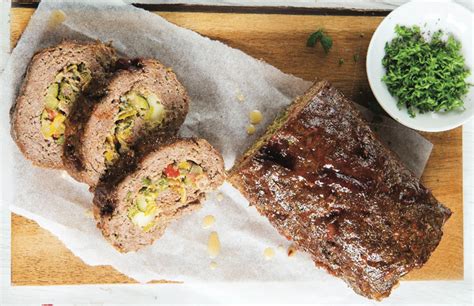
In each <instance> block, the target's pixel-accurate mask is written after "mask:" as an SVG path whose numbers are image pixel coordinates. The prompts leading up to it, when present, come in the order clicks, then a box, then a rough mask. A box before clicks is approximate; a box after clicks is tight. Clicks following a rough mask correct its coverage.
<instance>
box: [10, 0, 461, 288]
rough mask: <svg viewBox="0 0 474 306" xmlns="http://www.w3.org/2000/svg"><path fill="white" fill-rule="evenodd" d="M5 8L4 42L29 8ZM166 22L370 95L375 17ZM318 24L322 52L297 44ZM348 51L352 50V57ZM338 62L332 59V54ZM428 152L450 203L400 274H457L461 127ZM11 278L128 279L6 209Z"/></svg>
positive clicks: (439, 190)
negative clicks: (429, 244)
mask: <svg viewBox="0 0 474 306" xmlns="http://www.w3.org/2000/svg"><path fill="white" fill-rule="evenodd" d="M33 12H34V9H32V8H12V9H11V43H12V46H14V45H15V44H16V42H17V41H18V39H19V37H20V36H21V33H22V32H23V30H24V28H25V27H26V25H27V23H28V20H29V18H30V17H31V15H32V14H33ZM158 14H159V15H161V16H163V17H164V18H166V19H167V20H169V21H170V22H172V23H175V24H177V25H179V26H182V27H185V28H189V29H192V30H194V31H196V32H198V33H200V34H202V35H204V36H207V37H210V38H212V39H216V40H220V41H222V42H224V43H226V44H228V45H230V46H231V47H234V48H238V49H241V50H242V51H244V52H246V53H247V54H249V55H251V56H253V57H255V58H259V59H263V60H265V61H266V62H268V63H270V64H272V65H274V66H276V67H277V68H279V69H281V70H282V71H284V72H286V73H291V74H294V75H296V76H298V77H301V78H304V79H306V80H313V79H315V78H321V79H327V80H329V81H331V82H332V83H333V84H334V85H335V86H336V87H338V88H339V89H341V90H342V91H343V92H344V93H345V94H346V95H347V96H348V97H350V98H352V99H353V100H355V101H356V102H359V103H361V104H366V103H367V101H369V100H374V97H373V96H372V94H371V91H370V88H369V85H368V81H367V76H366V74H365V54H366V51H367V47H368V43H369V41H370V37H371V35H372V33H373V31H374V30H375V28H376V27H377V25H378V24H379V23H380V22H381V20H382V19H383V17H377V16H325V15H317V14H316V15H295V14H274V13H273V14H250V13H245V14H243V13H213V12H206V13H200V12H159V13H158ZM318 28H324V29H325V30H326V31H327V33H329V34H330V35H331V36H332V38H333V40H334V46H333V48H332V50H331V51H330V53H329V54H328V55H325V54H324V52H323V51H322V50H321V48H307V47H306V46H305V43H306V38H307V37H308V35H309V34H310V33H311V32H313V31H315V30H317V29H318ZM354 56H356V57H358V58H359V59H358V60H357V61H355V60H354ZM341 58H342V59H344V64H342V65H339V59H341ZM423 135H424V136H425V137H426V138H428V139H429V140H430V141H431V142H432V143H433V144H434V148H433V152H432V155H431V157H430V160H429V162H428V165H427V167H426V170H425V173H424V174H423V177H422V181H423V183H424V184H425V185H426V186H427V187H429V188H430V189H432V191H433V193H434V195H435V196H436V197H437V198H438V199H439V200H440V201H441V202H442V203H444V204H445V205H446V206H448V207H449V208H451V210H452V211H453V215H452V217H451V218H450V220H449V221H448V222H447V224H446V226H445V228H444V232H445V234H444V237H443V239H442V241H441V243H440V245H439V247H438V248H437V249H436V251H435V252H434V253H433V255H432V257H431V258H430V260H429V261H428V263H427V264H426V265H425V266H424V267H423V268H421V269H419V270H416V271H413V272H411V273H410V274H409V275H407V276H406V279H412V280H429V279H447V280H456V279H462V278H463V207H462V206H463V192H462V129H461V128H457V129H455V130H452V131H449V132H443V133H431V134H428V133H426V134H423ZM11 256H12V263H11V264H12V267H11V281H12V284H14V285H62V284H99V283H101V284H106V283H133V282H134V281H133V280H132V279H130V278H128V277H127V276H124V275H123V274H121V273H119V272H117V271H116V270H115V269H113V268H112V267H110V266H95V267H91V266H88V265H86V264H84V263H83V262H82V261H81V260H80V259H79V258H77V257H75V256H74V254H72V253H71V252H70V251H69V250H68V249H67V248H66V247H65V246H64V245H63V244H62V242H61V241H59V240H58V239H57V238H56V237H54V236H53V235H51V234H50V233H49V232H48V231H46V230H44V229H42V228H40V227H39V226H38V225H37V224H36V223H35V222H33V221H30V220H27V219H25V218H23V217H21V216H18V215H15V214H13V215H12V236H11Z"/></svg>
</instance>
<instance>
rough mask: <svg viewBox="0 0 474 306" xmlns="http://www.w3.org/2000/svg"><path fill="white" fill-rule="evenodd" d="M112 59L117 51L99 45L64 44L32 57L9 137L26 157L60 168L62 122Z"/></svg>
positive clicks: (62, 141)
mask: <svg viewBox="0 0 474 306" xmlns="http://www.w3.org/2000/svg"><path fill="white" fill-rule="evenodd" d="M115 60H116V55H115V50H114V49H113V48H111V47H110V46H108V45H105V44H102V43H100V42H88V43H79V42H74V41H64V42H62V43H60V44H59V45H57V46H54V47H51V48H47V49H44V50H42V51H39V52H38V53H36V54H35V55H34V56H33V58H32V60H31V62H30V64H29V67H28V70H27V73H26V77H25V79H24V81H23V85H22V87H21V90H20V94H19V95H18V98H17V100H16V103H15V105H13V107H12V109H11V125H12V128H11V134H12V137H13V139H14V140H15V142H16V143H17V145H18V147H19V148H20V150H21V152H22V153H23V155H24V156H25V157H26V158H27V159H29V160H31V161H32V162H33V164H35V165H37V166H41V167H47V168H62V167H63V163H62V159H61V156H62V148H63V143H64V129H65V123H64V121H65V120H66V118H67V117H68V115H69V113H70V110H71V108H72V107H73V106H74V104H75V102H76V100H77V98H78V97H79V96H80V95H81V92H82V91H83V90H84V89H85V88H86V87H88V85H89V84H90V83H92V82H94V80H95V79H100V78H101V77H102V76H103V74H104V73H106V72H107V71H108V70H109V68H110V67H111V66H112V65H113V64H114V62H115Z"/></svg>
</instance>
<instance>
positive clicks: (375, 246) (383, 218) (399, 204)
mask: <svg viewBox="0 0 474 306" xmlns="http://www.w3.org/2000/svg"><path fill="white" fill-rule="evenodd" d="M229 181H230V182H231V183H232V184H233V185H234V186H235V187H236V188H237V189H238V190H240V192H241V193H242V194H243V195H244V196H245V197H246V198H247V199H248V200H249V202H250V204H251V205H254V206H255V207H256V208H257V210H258V211H259V212H260V213H261V214H262V215H264V216H266V217H267V218H268V219H269V220H270V222H271V224H272V225H273V226H274V227H276V229H277V230H278V231H279V232H280V233H281V234H282V235H284V236H285V237H287V238H288V239H290V240H292V241H294V243H295V244H296V246H297V247H298V248H299V249H300V250H302V251H306V252H308V253H310V254H311V256H312V258H313V260H314V262H315V264H316V265H317V266H320V267H323V268H325V269H326V270H327V271H328V272H329V273H331V274H333V275H336V276H338V277H340V278H342V279H343V280H345V281H346V282H347V284H349V286H351V287H352V288H353V289H354V291H356V292H357V293H359V294H361V295H363V296H366V297H368V298H373V299H381V298H384V297H386V296H388V295H389V294H390V292H391V290H392V288H393V287H394V286H395V285H396V284H397V283H398V281H399V279H400V277H402V276H403V275H405V274H406V273H408V272H409V271H411V270H412V269H414V268H419V267H421V266H422V265H423V264H424V263H425V262H426V261H427V260H428V258H429V257H430V254H431V253H432V252H433V251H434V249H435V248H436V246H437V245H438V243H439V242H440V239H441V237H442V235H443V232H442V226H443V224H444V223H445V221H446V220H447V219H448V218H449V216H450V215H451V212H450V210H449V209H448V208H446V207H444V206H443V205H442V204H441V203H439V202H438V201H437V200H436V199H435V197H434V196H433V195H432V193H431V192H430V191H429V190H428V189H426V188H425V187H424V186H423V185H422V184H421V183H420V181H419V180H418V179H417V178H416V177H415V176H414V175H413V174H412V173H411V172H410V171H409V170H408V169H407V168H406V167H405V166H404V165H403V164H402V163H401V162H400V160H399V159H398V158H397V156H396V155H395V154H394V153H392V152H391V151H389V150H388V149H387V148H386V147H384V145H382V143H381V142H380V141H379V139H377V137H376V135H375V134H374V133H373V132H372V131H371V130H370V128H369V126H368V125H367V123H366V122H365V121H364V120H363V119H362V117H361V115H360V114H359V112H358V111H357V109H356V108H355V107H354V105H353V103H352V102H351V101H349V100H347V99H346V98H345V97H344V96H343V95H342V94H341V93H340V92H338V91H337V90H336V89H335V88H334V87H332V86H331V85H330V84H329V83H327V82H325V81H323V82H319V83H315V84H314V85H313V86H312V87H311V88H310V89H309V90H308V91H307V92H306V93H305V94H304V95H303V96H301V97H299V98H297V99H296V101H295V102H293V104H292V105H291V106H290V107H289V108H288V109H287V111H286V112H285V113H284V114H283V115H281V116H280V117H279V118H278V119H277V120H275V122H274V123H273V124H272V125H271V126H270V127H269V128H268V130H267V132H266V134H265V135H264V136H263V137H262V138H261V139H260V140H258V141H257V142H256V143H255V144H254V146H253V147H251V148H250V149H249V150H248V151H247V152H246V153H245V154H244V155H243V157H242V158H241V159H240V161H239V162H237V163H236V165H235V166H234V167H233V169H232V170H231V172H230V174H229Z"/></svg>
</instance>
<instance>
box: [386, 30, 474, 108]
mask: <svg viewBox="0 0 474 306" xmlns="http://www.w3.org/2000/svg"><path fill="white" fill-rule="evenodd" d="M395 32H396V37H395V38H394V39H393V40H392V41H390V42H388V43H386V45H385V56H384V58H383V60H382V64H383V66H384V68H385V71H386V74H385V75H384V76H383V78H382V81H383V82H384V83H385V84H386V85H387V87H388V90H389V92H390V94H391V95H392V96H394V97H396V98H397V99H398V102H397V104H398V107H400V108H401V107H402V106H406V108H407V109H408V113H409V114H410V116H411V117H415V115H416V112H415V110H418V112H419V113H426V112H431V111H433V112H439V111H451V110H454V109H459V108H462V107H463V106H464V103H463V101H462V98H463V96H464V95H465V94H467V92H468V90H469V86H471V84H469V83H467V82H466V78H467V77H468V76H469V74H470V71H469V69H467V68H466V65H465V60H464V57H463V56H462V54H461V43H460V42H459V41H457V40H456V39H455V38H454V37H453V36H452V35H449V36H448V38H447V40H442V36H443V32H442V31H441V30H438V31H436V32H434V33H433V35H432V37H431V40H426V39H425V38H424V37H423V35H422V33H421V30H420V27H418V26H412V27H407V26H400V25H397V26H396V27H395Z"/></svg>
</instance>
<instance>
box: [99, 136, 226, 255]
mask: <svg viewBox="0 0 474 306" xmlns="http://www.w3.org/2000/svg"><path fill="white" fill-rule="evenodd" d="M143 147H146V148H147V149H145V150H143V151H140V152H139V153H137V154H136V155H135V156H134V158H133V159H135V160H133V159H132V160H129V161H127V162H122V163H121V164H118V165H117V166H116V167H114V168H113V170H112V171H110V172H108V173H107V174H106V175H105V176H104V177H103V178H102V180H101V181H100V183H99V184H98V186H97V188H96V190H95V194H94V216H95V218H96V219H97V226H98V227H99V228H100V229H101V231H102V234H103V235H104V237H105V238H106V239H107V240H108V241H109V242H110V243H111V244H112V245H113V246H114V247H115V248H116V249H118V250H119V251H120V252H130V251H137V250H139V249H141V248H143V247H145V246H147V245H150V244H152V243H153V242H154V241H155V240H156V239H158V238H159V237H161V236H162V235H163V233H164V231H165V229H166V227H167V226H168V224H169V223H170V222H172V221H173V220H176V219H178V218H180V217H181V216H183V215H185V214H188V213H190V212H192V211H194V210H196V209H199V208H200V207H201V202H202V200H203V199H204V197H205V194H206V193H207V192H209V191H212V190H214V189H215V188H217V187H218V186H220V185H221V184H222V182H223V181H224V178H225V171H224V162H223V159H222V157H221V155H220V154H219V153H218V152H217V151H216V150H215V149H214V148H213V147H212V146H211V145H210V144H209V143H208V142H207V141H206V140H204V139H168V140H165V141H164V142H160V144H159V146H156V145H155V146H153V145H142V148H143ZM122 161H123V159H122Z"/></svg>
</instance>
